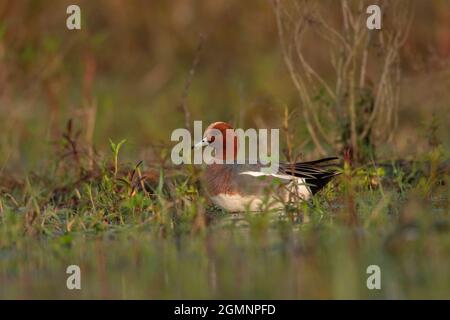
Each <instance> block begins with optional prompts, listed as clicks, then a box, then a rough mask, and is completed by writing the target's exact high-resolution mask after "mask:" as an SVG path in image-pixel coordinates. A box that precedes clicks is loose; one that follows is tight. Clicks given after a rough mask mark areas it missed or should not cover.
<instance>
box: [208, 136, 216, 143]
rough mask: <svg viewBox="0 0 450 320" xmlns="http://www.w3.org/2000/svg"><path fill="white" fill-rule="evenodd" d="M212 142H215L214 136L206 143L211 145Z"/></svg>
mask: <svg viewBox="0 0 450 320" xmlns="http://www.w3.org/2000/svg"><path fill="white" fill-rule="evenodd" d="M214 140H216V137H215V136H211V137H209V138H208V143H213V142H214Z"/></svg>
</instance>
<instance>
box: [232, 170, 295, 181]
mask: <svg viewBox="0 0 450 320" xmlns="http://www.w3.org/2000/svg"><path fill="white" fill-rule="evenodd" d="M239 174H247V175H249V176H252V177H262V176H266V177H267V176H271V177H275V178H280V179H285V180H294V179H295V177H292V176H289V175H287V174H276V173H265V172H261V171H244V172H241V173H239Z"/></svg>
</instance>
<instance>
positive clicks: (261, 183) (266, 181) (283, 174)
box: [194, 122, 338, 212]
mask: <svg viewBox="0 0 450 320" xmlns="http://www.w3.org/2000/svg"><path fill="white" fill-rule="evenodd" d="M227 130H228V131H229V132H231V133H232V135H228V137H230V136H231V137H234V139H233V143H232V144H231V148H230V147H229V146H230V145H228V150H231V151H228V152H227V143H226V142H227V141H226V137H227ZM230 130H231V131H230ZM219 133H220V137H219V138H221V139H223V141H222V143H221V144H216V145H218V146H221V148H222V150H220V149H219V147H214V145H215V143H214V142H217V136H218V134H219ZM233 133H234V129H233V128H232V126H231V125H229V124H228V123H225V122H215V123H212V124H211V125H209V126H208V128H207V129H206V130H205V133H204V136H203V139H202V141H200V142H198V143H197V144H196V145H195V146H194V147H203V146H207V145H210V146H211V147H213V148H214V158H215V159H220V160H223V161H221V163H215V162H213V163H210V164H208V165H207V167H206V172H205V176H206V189H207V192H208V193H209V196H210V198H211V200H212V202H213V203H214V204H216V205H217V206H219V207H221V208H223V209H225V210H227V211H230V212H245V211H261V210H264V209H278V208H282V207H284V205H285V204H286V203H288V202H292V201H306V200H308V199H310V198H311V196H312V195H314V194H315V193H316V192H318V191H319V190H320V189H322V188H323V187H324V186H325V185H326V184H327V183H328V182H329V181H330V180H331V179H332V178H333V177H334V176H335V175H337V174H338V172H337V171H336V170H335V169H333V167H332V166H334V165H335V164H334V163H332V162H333V160H337V159H338V158H336V157H330V158H324V159H319V160H315V161H308V162H297V163H294V164H286V163H280V164H279V166H278V171H277V172H273V173H265V172H262V171H261V170H260V169H261V166H262V165H261V164H260V163H259V162H257V163H256V164H247V163H246V164H238V163H237V161H235V160H236V157H237V151H238V140H237V136H236V135H235V134H233ZM230 158H231V160H233V161H232V163H231V164H230V163H226V160H227V159H228V160H229V159H230ZM228 162H230V161H228ZM274 188H275V189H276V192H274Z"/></svg>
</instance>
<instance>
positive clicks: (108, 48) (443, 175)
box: [0, 0, 450, 299]
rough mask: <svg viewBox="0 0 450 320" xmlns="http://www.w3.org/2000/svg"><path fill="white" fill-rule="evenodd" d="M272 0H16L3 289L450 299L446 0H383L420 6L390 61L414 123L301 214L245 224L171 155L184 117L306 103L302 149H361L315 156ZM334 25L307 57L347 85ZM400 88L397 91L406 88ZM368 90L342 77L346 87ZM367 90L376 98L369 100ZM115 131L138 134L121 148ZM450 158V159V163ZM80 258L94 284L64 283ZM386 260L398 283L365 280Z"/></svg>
mask: <svg viewBox="0 0 450 320" xmlns="http://www.w3.org/2000/svg"><path fill="white" fill-rule="evenodd" d="M274 1H275V2H276V0H274ZM274 1H262V0H254V1H239V0H214V1H212V0H209V1H207V0H203V1H200V0H171V1H162V0H161V1H153V0H152V1H138V0H127V1H125V0H96V1H93V0H81V1H76V2H74V1H50V0H45V1H44V0H21V1H13V0H1V1H0V283H1V285H0V297H5V298H16V297H17V298H22V299H23V298H40V299H42V298H62V297H63V298H67V297H68V298H99V297H100V298H102V297H103V298H136V297H137V298H179V299H180V298H189V299H192V298H207V299H210V298H234V299H236V298H246V299H249V298H253V299H255V298H266V299H267V298H277V299H280V298H285V299H293V298H308V299H310V298H319V299H326V298H336V299H340V298H375V299H382V298H386V299H396V298H448V297H450V290H449V284H450V281H449V279H450V268H449V264H450V254H449V253H450V237H449V235H450V232H449V230H450V228H449V226H450V223H449V221H450V220H449V212H450V211H449V201H448V199H449V195H450V189H449V187H448V185H449V184H448V168H449V162H448V160H447V159H448V154H449V151H450V139H448V137H449V135H450V126H449V123H450V115H449V113H450V112H449V111H450V104H449V102H450V90H449V88H450V2H449V1H448V0H411V1H407V0H395V1H394V0H386V1H366V2H365V3H369V2H370V3H371V4H372V2H373V3H380V4H383V5H387V4H389V5H390V7H388V8H386V10H384V11H383V22H382V23H386V24H385V26H386V29H383V31H382V32H384V30H388V28H389V26H390V25H392V24H395V21H396V20H397V18H398V17H399V16H400V15H397V14H396V13H395V12H396V11H393V10H391V9H390V8H392V7H395V4H396V3H401V4H402V5H404V4H405V3H408V4H411V5H412V7H413V8H414V15H413V16H412V17H413V18H412V20H410V29H409V33H408V36H407V37H406V38H405V41H404V43H403V46H401V48H400V49H399V50H398V57H399V59H397V52H396V53H395V54H396V55H395V57H396V58H395V59H394V60H395V64H392V65H395V67H396V69H395V70H398V71H399V73H397V72H393V73H391V75H397V74H399V75H401V77H399V78H398V80H397V78H394V79H391V80H392V81H391V82H390V83H391V84H392V86H391V87H389V86H388V85H386V86H385V88H388V89H389V88H393V89H395V90H392V91H395V92H397V91H396V90H397V89H400V90H399V91H398V92H399V99H398V101H399V103H398V111H399V112H398V126H396V128H395V130H394V131H393V132H392V135H391V136H392V139H384V140H383V139H381V138H378V139H376V140H375V139H374V140H373V141H369V143H367V145H370V147H372V145H371V143H373V144H374V145H375V147H376V148H375V150H376V152H374V153H372V154H370V153H367V154H363V156H364V157H365V158H364V157H361V159H363V160H364V161H362V160H360V163H357V164H356V165H354V166H353V164H352V165H351V166H350V165H346V166H345V169H344V171H343V174H342V175H341V176H340V177H338V178H336V179H335V180H334V184H333V185H332V184H329V186H330V187H329V188H326V189H324V190H323V192H321V194H320V195H319V196H318V197H314V199H313V200H312V201H311V202H302V203H297V205H298V207H297V208H296V209H295V211H294V212H292V210H291V211H287V212H286V217H285V218H286V219H281V218H280V217H277V219H275V221H272V220H271V217H270V216H269V215H267V214H261V215H248V216H247V215H244V216H243V217H241V218H242V219H243V221H241V222H244V226H243V227H241V226H240V225H238V223H237V222H236V221H231V222H230V223H229V224H230V225H229V226H228V225H227V224H226V223H228V222H229V221H228V222H227V221H226V220H227V219H228V216H227V214H226V213H223V212H221V211H220V210H216V209H217V208H213V207H211V206H209V205H208V202H207V200H206V197H204V192H203V191H202V188H201V187H202V183H201V180H199V179H197V177H198V176H197V173H199V172H200V170H197V168H196V167H191V166H178V167H177V168H175V169H176V170H166V167H165V166H169V165H171V163H170V147H171V146H172V145H173V144H174V143H173V142H171V141H170V135H171V133H172V131H173V130H174V129H176V128H183V127H186V126H188V127H189V126H190V125H192V123H193V121H194V120H201V121H203V123H204V125H207V124H208V123H210V122H213V121H227V122H230V123H231V124H233V125H234V126H235V127H242V128H284V127H286V126H285V125H286V121H285V120H286V114H288V115H290V116H289V121H288V122H289V123H288V126H287V130H286V131H287V133H286V134H285V132H283V133H281V134H280V137H281V139H282V141H281V143H282V145H283V148H284V150H285V149H286V148H287V147H286V145H289V143H290V144H291V145H292V146H295V147H297V148H296V150H294V151H295V152H301V153H303V156H304V158H308V159H310V158H314V157H318V156H324V155H339V156H342V151H343V150H345V149H343V148H341V149H340V151H339V148H333V147H329V146H328V145H325V144H324V145H325V147H326V148H325V150H324V152H322V154H318V153H317V146H316V145H315V144H314V142H313V141H312V139H311V134H310V132H308V129H307V126H306V123H305V118H304V113H303V111H304V110H305V104H304V103H303V102H304V101H305V99H304V97H303V98H302V97H300V96H301V95H300V94H299V90H298V88H296V86H295V84H294V81H293V78H295V77H293V76H292V72H290V71H289V68H288V67H287V65H288V64H287V63H286V59H285V55H284V52H285V51H283V46H282V45H281V43H280V42H281V41H280V38H281V39H282V37H280V35H279V24H277V21H278V20H277V18H276V17H277V15H276V14H275V13H276V10H274V5H273V3H274ZM280 2H283V3H286V2H288V1H281V0H280ZM304 2H305V1H302V0H298V1H289V3H290V4H291V5H292V6H293V7H295V5H296V4H300V3H304ZM306 2H308V3H309V4H312V3H313V4H314V5H315V6H317V7H318V8H319V9H320V10H321V12H322V15H323V17H324V20H325V21H326V22H328V23H329V25H330V26H335V27H336V28H341V27H342V20H341V19H342V12H341V8H340V5H341V4H342V3H351V5H352V6H353V7H355V8H356V7H357V6H358V5H359V6H360V4H361V2H360V1H356V0H355V1H348V2H346V1H345V0H342V1H335V0H322V1H320V2H319V1H306ZM71 4H77V5H79V6H80V8H81V30H68V29H67V28H66V19H67V17H68V14H67V13H66V9H67V7H68V6H69V5H71ZM286 8H288V9H287V10H286V11H285V12H284V14H285V16H284V17H285V19H286V20H283V23H286V29H285V30H286V31H292V30H294V28H289V27H288V23H289V22H290V21H293V22H294V23H295V21H297V20H296V18H295V19H291V15H292V16H294V14H293V12H292V11H290V9H289V8H292V7H286ZM383 8H384V7H383ZM398 8H400V13H401V8H402V7H401V6H400V7H398ZM354 12H355V16H358V14H361V15H363V16H364V17H366V16H367V14H366V13H365V10H364V8H362V9H361V8H360V9H359V11H357V10H355V11H354ZM397 12H398V11H397ZM300 16H301V15H300ZM307 18H308V17H307ZM290 19H291V20H290ZM364 19H365V18H364ZM308 23H309V25H312V26H313V27H315V26H317V25H315V24H314V23H315V21H308ZM313 29H314V28H313ZM316 29H319V28H316ZM339 30H341V31H342V29H339ZM363 30H365V29H363ZM371 32H372V31H371ZM382 32H378V31H374V32H373V34H375V35H380V33H382ZM329 34H332V32H331V33H329ZM325 35H326V34H325ZM343 36H345V37H347V36H348V39H349V42H350V40H352V37H353V36H352V35H348V34H345V33H343ZM353 38H355V37H353ZM380 38H382V37H381V36H380ZM377 39H378V38H377ZM319 40H320V39H319V37H317V36H314V34H310V33H308V34H307V35H306V36H305V37H304V38H303V43H302V47H301V49H302V50H301V53H302V54H303V55H304V56H305V57H306V58H307V59H308V61H309V63H310V65H311V66H312V68H314V70H315V72H317V74H320V76H321V77H322V78H323V80H324V82H326V83H328V84H329V85H330V86H332V87H333V86H334V85H335V82H338V80H339V79H338V80H336V78H337V77H336V73H335V70H334V68H333V63H332V62H333V55H332V53H333V52H332V51H331V50H330V49H329V47H327V46H325V44H324V41H319ZM322 40H323V39H322ZM376 45H377V43H376V42H374V45H373V47H370V50H369V51H370V52H369V54H368V57H369V58H368V60H369V63H368V67H367V74H366V75H365V78H363V77H362V78H363V79H364V80H365V81H363V86H361V87H359V88H358V89H367V88H369V91H370V94H369V99H367V100H369V101H370V99H372V98H373V96H374V95H373V93H374V92H376V90H375V89H376V88H377V84H379V83H380V82H379V81H378V80H377V79H378V76H379V74H380V73H381V72H382V70H383V63H382V61H383V55H384V54H385V52H383V50H381V49H380V47H377V46H376ZM388 49H389V48H388ZM345 52H347V51H345ZM359 52H360V53H361V52H362V51H359ZM334 53H335V54H336V55H335V56H334V57H336V56H337V57H340V58H344V59H345V58H346V56H345V54H340V51H339V50H336V51H334ZM350 56H351V55H350ZM380 56H381V58H380ZM359 57H360V56H358V58H359ZM358 61H359V60H358ZM297 62H298V61H297ZM380 62H381V63H380ZM295 76H298V77H299V79H303V80H304V79H307V77H308V74H301V73H299V72H297V73H296V74H295ZM302 77H303V78H302ZM349 78H350V77H349ZM353 78H355V77H353ZM349 87H351V86H349ZM354 87H356V86H353V87H351V89H354ZM363 87H364V88H363ZM366 87H367V88H366ZM389 90H390V89H389ZM389 90H386V92H387V94H386V97H387V98H389V99H390V98H392V97H397V95H396V94H394V93H393V92H391V91H389ZM355 91H356V90H347V91H345V90H343V91H341V93H342V92H344V94H343V97H344V100H345V99H347V96H348V95H351V93H355ZM347 92H349V93H350V94H348V95H347ZM308 93H309V94H310V95H309V96H308V98H309V99H310V100H311V101H312V102H313V103H311V105H310V107H311V106H315V105H316V104H317V105H320V107H321V109H320V111H324V113H323V114H322V113H321V112H319V111H316V110H318V109H314V108H311V109H312V111H311V114H313V115H314V112H316V113H315V115H317V116H318V117H322V116H324V118H320V119H319V120H320V121H322V124H323V125H324V127H325V130H326V131H327V132H326V133H335V132H338V131H339V130H335V129H330V127H333V125H335V124H334V123H332V121H326V120H325V119H329V118H330V117H329V118H325V115H326V112H327V111H330V110H331V111H333V112H334V113H332V112H329V114H332V115H334V116H335V118H339V116H340V115H341V114H340V112H339V110H337V108H333V107H334V106H338V105H339V103H336V104H330V103H329V102H328V100H327V97H326V94H325V95H324V94H322V93H321V91H320V90H319V92H314V91H311V92H308ZM357 93H358V94H361V93H365V91H363V90H361V92H359V91H358V92H357ZM371 94H372V95H371ZM336 96H338V94H336ZM361 98H362V99H361V101H362V103H361V104H360V102H359V101H358V102H357V106H358V107H359V108H358V110H364V109H365V107H367V105H369V106H368V107H369V109H370V107H371V105H370V104H367V101H364V99H365V96H363V95H362V94H361ZM389 99H386V101H387V102H386V101H382V102H383V104H385V105H388V102H389V101H390V100H389ZM306 100H308V99H306ZM349 100H351V99H349ZM345 101H346V100H345ZM353 102H354V103H355V102H356V101H355V99H353ZM340 105H341V106H342V105H347V104H345V103H340ZM354 105H355V104H354ZM373 105H374V104H372V106H373ZM380 105H382V104H380ZM327 108H328V109H327ZM396 108H397V107H396ZM373 109H374V108H373ZM373 109H372V110H373ZM386 109H388V110H389V108H386ZM336 110H337V111H336ZM382 110H384V109H382ZM396 110H397V109H396ZM369 111H370V110H369ZM381 113H382V112H381ZM186 114H188V116H186ZM396 114H397V113H396ZM364 116H365V114H364V113H362V115H361V113H360V114H359V118H358V119H359V120H360V121H361V122H360V123H359V124H362V125H364V124H365V122H364V120H365V119H364ZM331 118H332V117H331ZM343 118H344V120H346V118H345V117H343ZM388 118H389V117H388ZM347 119H348V117H347ZM331 120H333V119H331ZM381 120H383V117H381ZM320 121H319V122H320ZM343 127H344V129H346V127H345V126H343ZM385 127H386V128H387V129H386V131H389V130H393V129H392V127H391V126H390V125H389V124H388V123H383V121H378V123H377V125H376V129H378V130H381V131H383V130H384V128H385ZM340 129H342V128H340ZM357 129H358V128H357ZM332 130H335V131H332ZM358 130H360V129H358ZM360 131H361V130H360ZM360 131H359V132H360ZM341 132H344V135H345V134H346V131H341ZM389 133H390V132H389ZM286 137H287V138H286ZM109 139H111V140H112V141H113V142H114V143H116V144H119V142H120V141H122V140H123V139H126V143H125V144H124V145H123V147H122V148H121V149H120V159H119V161H117V158H116V157H114V156H113V154H112V153H111V150H110V147H111V145H112V146H113V147H114V146H117V145H113V144H110V140H109ZM332 140H333V141H332V143H329V144H330V145H331V144H333V142H334V138H333V139H332ZM347 140H349V139H348V136H347ZM361 140H364V139H361ZM288 141H289V143H288ZM363 143H366V141H363V142H362V143H361V144H363ZM113 149H114V148H113ZM368 149H370V148H368ZM115 151H116V152H115V155H117V152H118V148H117V147H115ZM373 154H375V156H376V158H375V160H376V161H380V162H384V163H387V164H391V162H390V160H407V161H405V162H402V161H399V162H392V165H390V166H384V167H377V164H374V162H373V161H372V160H373V158H371V157H372V156H373ZM368 155H369V156H368ZM94 160H95V161H94ZM140 160H144V165H143V166H142V167H141V168H142V173H143V175H142V176H141V172H140V169H139V168H136V167H135V165H136V164H137V163H138V162H139V161H140ZM409 160H414V161H409ZM445 160H446V162H445V163H444V161H445ZM408 161H409V162H408ZM118 162H119V164H118ZM123 162H126V164H125V165H124V163H123ZM441 162H442V163H443V164H446V166H443V168H444V169H446V170H440V171H439V170H437V169H438V165H441ZM397 163H400V164H402V163H403V164H405V165H404V166H402V165H400V166H397V165H396V164H397ZM129 164H131V165H129ZM361 164H365V165H366V167H364V166H362V165H361ZM94 165H97V167H94ZM161 165H163V169H164V170H159V169H160V168H158V167H160V166H161ZM138 167H139V166H138ZM151 167H153V168H155V167H156V168H157V170H153V171H154V172H153V173H154V174H153V175H150V174H149V172H150V173H152V172H151V171H152V169H153V168H151ZM55 169H56V170H55ZM90 169H94V170H90ZM95 169H97V170H95ZM385 169H386V170H385ZM155 172H156V173H155ZM144 178H145V179H147V178H148V179H147V180H145V179H144ZM142 181H145V182H149V187H148V188H147V186H145V185H141V182H142ZM138 182H139V185H138ZM142 184H143V183H142ZM147 189H148V190H147ZM136 190H138V191H136ZM141 191H143V192H141ZM216 220H217V221H216ZM222 220H223V221H222ZM222 223H224V225H222ZM245 223H246V224H247V226H246V225H245ZM71 264H78V265H80V267H81V270H83V271H82V272H83V279H85V280H83V285H82V287H83V290H82V291H77V292H76V290H75V291H70V290H66V286H65V285H66V279H67V274H66V273H65V270H66V267H67V266H68V265H71ZM371 264H377V265H380V266H381V268H382V270H383V276H382V279H383V289H382V290H381V291H377V290H375V291H371V290H367V287H366V279H367V274H366V268H367V266H368V265H371Z"/></svg>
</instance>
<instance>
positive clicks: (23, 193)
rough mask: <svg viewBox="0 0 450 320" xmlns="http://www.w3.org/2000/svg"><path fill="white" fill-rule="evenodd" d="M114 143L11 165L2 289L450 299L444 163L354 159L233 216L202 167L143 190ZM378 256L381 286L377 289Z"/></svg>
mask: <svg viewBox="0 0 450 320" xmlns="http://www.w3.org/2000/svg"><path fill="white" fill-rule="evenodd" d="M112 146H113V145H112ZM114 147H115V148H112V149H113V154H112V155H111V156H109V157H107V158H106V159H103V160H102V161H101V162H100V163H102V164H101V165H98V166H96V167H95V169H94V171H92V172H89V173H87V172H83V173H82V174H81V175H82V176H83V178H81V179H80V170H79V168H78V167H77V166H76V164H75V163H72V160H70V159H69V160H67V161H66V162H65V164H64V166H63V167H62V168H61V167H57V166H49V168H48V169H46V170H45V171H44V172H41V173H40V174H36V173H34V174H31V173H30V174H29V175H28V176H27V177H26V178H25V179H23V180H18V181H13V180H7V179H5V177H3V179H2V184H1V193H0V201H1V208H0V210H1V211H0V212H1V213H0V283H1V286H0V298H86V299H87V298H119V299H122V298H125V299H127V298H138V299H175V298H179V299H186V298H190V299H195V298H203V299H209V298H244V299H245V298H247V299H249V298H252V299H254V298H261V299H263V298H270V299H272V298H274V299H311V298H319V299H327V298H338V299H341V298H356V299H365V298H371V299H372V298H374V299H381V298H387V299H395V298H409V299H414V298H427V299H428V298H450V268H448V266H449V265H450V232H449V228H450V224H449V222H450V221H449V200H448V199H449V195H450V189H449V185H448V176H446V175H442V176H436V175H429V176H427V175H425V174H422V175H418V174H416V175H414V174H413V173H414V172H412V173H411V172H409V177H408V174H407V173H405V172H403V171H402V170H401V169H397V170H395V171H394V174H393V175H392V176H391V175H388V174H387V173H386V172H385V171H384V170H382V169H380V168H378V169H374V168H368V169H362V168H359V169H351V168H350V167H346V168H345V169H344V172H343V174H342V175H341V176H340V177H338V178H336V179H335V181H334V183H333V184H332V185H330V186H329V187H328V188H326V189H325V190H323V192H321V193H320V194H318V195H317V196H316V197H315V198H314V199H313V200H312V201H311V202H308V203H303V204H302V205H301V206H300V208H299V210H291V211H289V210H288V211H286V212H284V213H260V214H251V213H247V214H240V215H229V214H227V213H225V212H222V211H221V210H219V209H217V208H214V207H212V206H210V205H209V203H208V201H207V199H206V197H205V195H204V193H203V191H202V188H199V187H198V186H199V185H200V186H201V180H200V181H198V180H197V175H196V174H192V171H191V169H192V168H190V167H184V168H183V167H181V168H179V169H177V170H176V171H175V170H172V171H171V170H166V171H164V170H161V171H160V172H159V175H158V176H159V177H158V178H156V179H153V180H151V179H149V180H147V181H146V184H145V189H144V188H142V187H141V186H142V185H141V184H140V183H139V179H138V178H137V177H138V176H139V175H138V173H139V172H140V171H139V172H138V170H136V169H135V167H134V166H129V165H128V166H127V165H124V164H120V162H118V160H117V159H118V152H119V148H120V147H117V146H116V145H114ZM436 161H438V160H436ZM420 165H421V164H420V162H419V163H418V168H417V170H419V169H420ZM140 167H141V169H142V170H143V172H144V173H145V171H146V170H144V169H145V168H143V167H142V166H140ZM133 172H134V173H133ZM418 172H419V171H418ZM3 176H5V174H4V175H3ZM412 176H414V177H413V178H411V177H412ZM72 264H76V265H79V266H80V268H81V286H82V289H81V290H79V291H78V290H73V291H71V290H68V289H67V288H66V279H67V277H68V275H67V274H66V268H67V267H68V266H69V265H72ZM373 264H375V265H378V266H380V268H381V276H382V288H381V290H368V289H367V287H366V279H367V277H368V275H367V274H366V269H367V267H368V266H369V265H373Z"/></svg>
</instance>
